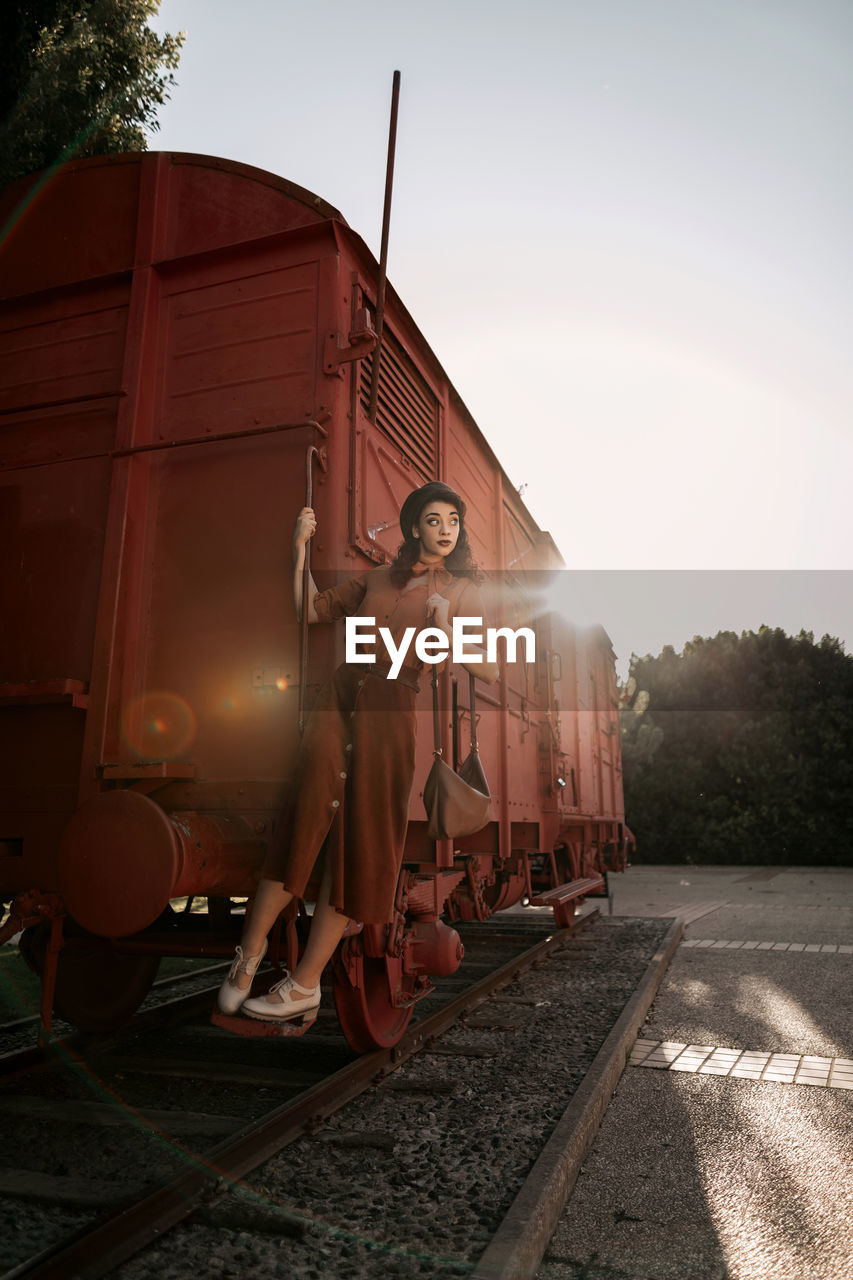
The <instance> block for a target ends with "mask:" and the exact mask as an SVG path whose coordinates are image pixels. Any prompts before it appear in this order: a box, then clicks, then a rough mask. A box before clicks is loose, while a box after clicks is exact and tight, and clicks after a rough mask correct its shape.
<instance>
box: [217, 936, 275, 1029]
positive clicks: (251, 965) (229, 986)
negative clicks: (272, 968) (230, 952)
mask: <svg viewBox="0 0 853 1280" xmlns="http://www.w3.org/2000/svg"><path fill="white" fill-rule="evenodd" d="M267 946H268V942H267V939H266V938H264V945H263V946H262V947H261V950H260V953H259V954H258V955H256V956H244V955H243V948H242V947H238V948H237V951H236V956H235V960H234V963H233V964H232V966H231V969H230V971H229V973H228V977H227V978H226V979H225V980H224V982H223V983H222V986H221V987H220V988H219V995H218V996H217V997H216V1003H217V1004H218V1005H219V1009H220V1012H222V1013H237V1012H238V1011H239V1010H240V1009H241V1008H242V1005H243V1002H244V1001H245V999H246V997H247V996H248V995H249V992H250V991H251V990H252V984H251V982H250V983H249V985H248V987H246V988H245V990H244V989H243V988H241V987H238V986H236V984H235V982H234V979H235V978H236V977H237V974H238V973H246V974H248V975H249V977H250V978H254V976H255V974H256V973H257V971H258V965H259V964H260V963H261V961H262V960H263V958H264V956H265V955H266V954H267Z"/></svg>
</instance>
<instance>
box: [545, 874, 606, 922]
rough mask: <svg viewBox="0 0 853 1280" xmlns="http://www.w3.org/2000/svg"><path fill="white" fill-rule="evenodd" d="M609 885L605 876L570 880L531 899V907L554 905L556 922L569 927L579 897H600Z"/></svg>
mask: <svg viewBox="0 0 853 1280" xmlns="http://www.w3.org/2000/svg"><path fill="white" fill-rule="evenodd" d="M606 892H607V887H606V885H605V882H604V877H603V876H585V877H582V878H581V879H580V880H569V881H567V882H566V884H558V885H557V887H556V888H555V889H546V890H545V892H544V893H538V894H537V895H536V897H535V898H531V899H530V905H531V907H553V909H554V923H555V924H557V925H559V926H560V928H561V929H566V928H569V927H570V926H571V924H572V922H573V921H574V918H575V903H576V902H577V900H578V898H586V897H598V896H599V895H603V894H606Z"/></svg>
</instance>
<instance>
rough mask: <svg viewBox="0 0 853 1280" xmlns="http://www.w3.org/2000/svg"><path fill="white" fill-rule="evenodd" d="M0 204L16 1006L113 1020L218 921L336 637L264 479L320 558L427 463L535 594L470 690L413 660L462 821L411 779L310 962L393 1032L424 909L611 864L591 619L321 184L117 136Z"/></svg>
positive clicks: (368, 560) (498, 598) (362, 1032)
mask: <svg viewBox="0 0 853 1280" xmlns="http://www.w3.org/2000/svg"><path fill="white" fill-rule="evenodd" d="M0 225H5V227H6V230H5V233H4V239H3V245H2V266H0V329H2V347H0V473H1V474H0V560H2V566H1V567H0V583H2V593H3V609H2V630H0V762H2V768H0V891H1V892H0V897H2V899H3V900H4V901H5V902H6V903H8V904H9V914H8V917H7V921H6V925H5V926H4V929H3V936H6V937H8V936H11V935H13V934H14V933H15V932H18V931H20V930H22V929H23V930H24V933H23V937H22V939H21V948H22V950H23V952H24V954H25V955H26V956H27V958H28V959H29V961H30V963H31V964H33V965H34V966H35V967H36V968H37V969H38V970H39V972H41V973H42V975H43V1004H42V1016H43V1024H44V1027H45V1028H47V1027H49V1021H50V1011H51V1008H55V1009H56V1010H58V1011H60V1012H61V1013H62V1014H63V1015H64V1016H65V1017H67V1018H68V1019H69V1020H71V1021H72V1022H74V1023H76V1024H77V1025H79V1026H80V1027H82V1028H84V1029H90V1030H96V1029H101V1028H104V1027H109V1026H112V1025H115V1024H116V1023H117V1022H120V1021H121V1020H122V1019H124V1018H126V1017H127V1016H128V1015H129V1014H130V1013H131V1012H132V1011H133V1009H134V1008H135V1007H136V1006H137V1005H138V1004H139V1003H140V1001H141V1000H142V999H143V998H144V996H145V994H146V992H147V991H148V989H149V987H150V984H151V982H152V980H153V978H154V974H155V972H156V968H157V964H158V963H159V960H160V957H161V956H163V955H193V956H219V955H223V956H224V955H228V954H230V953H231V951H232V950H233V946H234V943H235V941H236V939H237V937H238V936H239V929H240V923H241V914H240V913H241V911H242V909H243V908H242V900H243V899H245V897H246V896H247V895H250V894H251V893H252V890H253V886H254V884H255V883H256V879H257V875H258V871H259V868H260V866H261V864H262V861H263V857H264V852H265V848H266V846H267V843H268V841H269V840H270V838H271V835H272V832H273V830H274V825H275V823H276V820H277V815H278V813H279V811H280V808H281V805H282V802H283V800H284V798H285V797H286V793H287V787H288V780H289V777H290V775H291V770H292V765H293V761H294V756H295V752H296V749H297V745H298V739H299V732H300V724H301V723H302V722H303V721H304V717H305V715H306V714H307V713H308V711H309V710H310V706H311V702H312V700H313V698H314V696H315V695H316V691H317V689H318V688H319V686H320V685H321V683H322V682H323V680H324V679H325V678H326V677H327V676H328V674H329V673H330V671H331V670H332V669H333V667H334V665H335V664H336V663H337V662H339V661H341V660H342V659H343V643H344V641H343V634H342V632H341V630H340V629H338V628H333V627H323V626H314V627H312V628H311V633H310V647H309V645H308V636H307V627H300V625H299V624H298V623H297V621H296V616H295V611H294V605H293V599H292V591H291V589H290V534H291V529H292V524H293V518H294V516H295V513H296V512H297V511H298V510H299V508H300V507H301V506H303V505H304V504H305V503H306V502H309V503H310V504H313V506H314V507H315V509H316V511H317V514H318V519H319V532H318V535H317V537H316V538H315V539H314V544H316V545H313V544H312V570H313V573H314V576H315V578H316V579H317V582H318V584H319V585H320V587H321V588H322V587H324V586H327V585H330V584H332V583H333V582H336V581H338V580H340V579H341V578H343V577H349V576H353V575H354V574H356V573H358V572H360V571H362V570H363V569H364V568H365V567H368V566H370V565H372V564H380V563H383V562H386V561H388V560H389V559H390V558H392V557H393V555H394V553H395V551H396V548H397V546H398V544H399V542H400V531H399V528H398V526H397V513H398V511H399V508H400V505H401V502H402V500H403V498H404V497H405V496H406V494H407V493H408V492H409V491H410V490H411V489H413V488H416V487H417V486H419V485H420V484H423V483H424V482H425V481H427V480H431V479H436V478H440V479H443V480H446V481H447V482H448V483H449V484H451V485H452V486H453V487H454V488H455V489H456V490H457V491H458V492H459V493H460V494H461V495H462V496H463V497H464V499H465V500H466V502H467V503H468V507H469V511H468V519H467V527H468V531H469V536H470V539H471V543H472V547H473V551H474V555H475V557H476V559H477V560H478V562H479V564H480V565H481V566H482V568H483V569H484V570H485V571H486V572H487V577H488V582H487V585H486V588H485V590H486V593H487V596H488V598H489V601H490V605H489V607H490V608H491V609H492V615H491V616H492V621H493V622H494V623H495V625H502V626H512V627H518V626H530V627H532V628H533V629H534V632H535V635H536V660H535V663H532V664H527V663H525V662H523V661H522V662H515V663H505V664H504V666H503V668H502V675H501V679H500V681H499V683H498V684H496V685H492V686H487V685H485V684H482V683H478V686H477V693H476V705H475V707H473V708H472V707H470V706H469V705H468V701H469V698H468V691H467V681H466V680H460V681H459V683H458V684H457V681H456V678H455V674H456V673H455V671H454V670H453V669H451V667H450V665H449V664H448V667H447V669H446V670H445V671H443V672H442V675H441V685H442V707H443V709H444V710H443V716H444V719H445V722H446V723H445V732H446V749H447V753H448V754H449V753H450V752H451V750H452V751H453V753H454V756H455V758H459V757H460V756H461V755H464V754H465V752H466V751H467V742H468V738H469V734H470V719H471V716H472V715H476V716H477V718H478V720H477V723H478V726H479V739H480V747H481V755H482V758H483V763H484V767H485V770H486V775H487V777H488V778H489V781H490V785H491V790H492V796H493V804H492V814H491V820H490V822H489V823H488V825H487V826H486V827H485V828H484V830H483V831H481V832H479V833H478V834H476V835H473V836H469V837H467V838H465V839H462V840H458V841H438V842H434V841H431V840H429V839H428V838H427V835H426V824H425V820H424V809H423V801H422V795H421V791H420V787H419V782H418V781H416V784H415V788H414V791H413V794H412V798H411V811H410V823H409V831H408V836H407V845H406V854H405V860H404V865H403V870H402V873H401V877H400V883H399V886H398V893H397V908H398V909H397V916H396V919H395V922H394V924H393V925H391V926H388V927H379V926H366V927H365V928H363V929H361V930H360V931H356V932H353V933H352V934H351V936H348V937H346V938H345V939H344V941H343V943H342V945H341V949H340V952H339V954H338V956H337V957H336V960H335V964H334V981H335V994H336V1000H337V1005H338V1011H339V1014H340V1017H341V1021H342V1023H343V1025H344V1029H345V1031H346V1033H347V1035H348V1037H349V1039H350V1041H351V1043H352V1044H353V1045H354V1046H355V1047H356V1048H358V1049H367V1048H370V1047H372V1046H374V1045H388V1044H393V1043H394V1042H395V1040H396V1039H398V1038H399V1036H400V1035H402V1033H403V1030H404V1029H405V1026H406V1023H407V1021H408V1019H409V1017H410V1015H411V1011H412V1007H413V1005H414V1003H415V1001H416V1000H417V999H418V997H419V996H420V995H421V994H423V993H424V992H426V991H427V990H429V988H430V977H431V976H435V975H436V974H442V973H448V972H451V971H452V970H453V969H455V968H456V966H457V965H458V964H459V961H460V957H461V954H462V949H461V946H460V944H459V939H458V935H457V934H456V931H455V930H454V929H453V923H454V921H457V920H475V919H476V920H483V919H486V918H487V917H488V916H489V915H490V914H492V913H493V912H495V911H498V910H500V909H502V908H504V907H507V906H509V905H511V904H513V903H517V902H519V901H520V900H521V899H523V898H528V899H530V900H531V901H533V902H542V903H548V904H550V905H552V906H553V907H554V910H555V913H556V916H557V920H558V922H559V923H561V924H568V923H570V922H571V919H572V916H573V913H574V904H575V903H576V902H577V901H578V900H579V899H580V898H582V897H583V896H584V895H585V894H587V893H592V894H595V893H602V892H604V889H605V878H606V873H607V871H609V870H618V869H620V868H621V867H622V866H623V865H624V860H625V852H626V841H627V839H628V833H627V830H626V828H625V826H624V814H623V807H622V784H621V765H620V751H619V733H618V711H617V696H616V683H615V676H614V665H613V652H612V649H611V646H610V642H609V640H608V638H607V636H606V634H605V632H604V631H603V630H602V629H601V628H592V629H588V630H584V631H581V630H579V629H577V628H575V627H573V626H572V625H571V624H569V623H568V622H566V621H565V620H564V619H563V618H562V616H561V615H560V614H558V613H556V612H549V611H548V609H547V600H546V596H547V589H548V579H549V575H552V574H553V573H554V572H558V571H559V567H560V566H561V564H562V559H561V557H560V554H559V552H558V550H557V548H556V547H555V546H554V543H553V541H552V539H551V538H550V536H549V535H548V534H547V533H543V532H542V531H541V530H540V529H539V528H538V527H537V525H536V523H535V521H534V520H533V519H532V517H531V516H530V514H529V512H528V511H527V510H526V508H525V506H524V504H523V502H522V501H521V499H520V497H519V495H518V493H517V492H516V490H515V489H514V488H513V486H512V485H511V484H510V483H509V481H508V479H507V477H506V475H505V474H504V472H503V470H502V468H501V466H500V464H499V462H498V460H497V459H496V457H495V455H494V453H493V452H492V450H491V448H490V447H489V445H488V443H487V441H486V439H485V438H484V436H483V434H482V433H481V431H480V430H479V428H478V427H477V425H476V423H475V422H474V421H473V419H472V418H471V416H470V414H469V413H468V411H467V410H466V408H465V406H464V404H463V403H462V401H461V399H460V398H459V396H458V394H457V393H456V391H455V390H454V388H453V386H452V385H451V383H450V381H449V379H448V377H447V375H446V373H445V372H444V370H443V369H442V367H441V365H440V364H439V362H438V360H437V359H436V357H435V355H434V354H433V352H432V351H431V349H430V347H429V346H428V344H427V342H426V340H425V339H424V337H423V335H422V334H421V333H420V331H419V329H418V328H417V325H416V324H415V322H414V320H413V319H412V317H411V316H410V315H409V313H408V311H407V310H406V308H405V306H404V305H403V303H402V302H401V300H400V299H399V297H398V296H397V295H396V293H395V292H394V290H393V289H391V287H390V286H389V287H388V290H387V296H386V302H385V311H384V330H383V335H382V341H381V347H379V346H377V334H376V327H375V323H374V319H375V311H376V303H377V288H378V274H377V264H376V261H375V260H374V258H373V257H372V255H371V253H370V252H369V250H368V249H367V247H366V246H365V244H364V242H363V241H362V240H361V239H360V237H359V236H358V235H357V234H355V232H353V231H352V230H351V228H350V227H348V226H347V224H346V222H345V221H344V219H343V217H342V216H341V214H340V213H338V211H337V210H336V209H333V208H332V207H330V206H329V205H328V204H326V203H325V202H324V201H323V200H322V199H320V198H319V197H317V196H315V195H312V194H311V193H310V192H308V191H306V190H304V189H302V188H300V187H297V186H295V185H294V184H292V183H289V182H286V181H284V180H283V179H281V178H278V177H275V176H273V175H272V174H269V173H265V172H263V171H261V170H258V169H253V168H249V167H247V166H245V165H241V164H237V163H232V162H228V161H224V160H218V159H213V158H211V157H206V156H197V155H187V154H165V153H160V154H158V153H138V154H132V155H118V156H109V157H103V158H95V159H89V160H85V161H80V162H73V163H70V164H67V165H64V166H62V167H61V168H59V169H58V170H56V171H54V172H52V173H50V174H46V175H36V176H35V177H32V178H27V179H22V180H21V181H19V182H17V183H15V184H13V185H12V186H11V187H9V188H7V189H6V191H5V192H4V193H2V204H0ZM374 365H376V366H377V372H376V375H375V376H376V379H377V382H376V407H375V410H374V411H373V412H369V409H370V408H371V385H372V381H373V378H374ZM499 376H500V361H499V360H496V377H499ZM421 698H422V703H423V724H422V728H421V732H420V734H419V745H418V767H417V772H416V779H418V780H420V784H422V782H423V781H424V780H425V779H426V776H427V773H428V769H429V764H430V761H431V747H432V740H431V739H432V735H431V726H430V718H429V717H430V711H429V708H430V700H429V689H428V688H427V689H426V690H425V691H424V692H422V694H421ZM204 902H206V910H202V911H198V910H195V911H193V910H187V909H186V908H187V907H188V906H189V905H190V904H194V905H195V906H198V905H199V904H201V903H204ZM304 913H305V906H304V904H300V907H299V909H298V910H297V909H295V908H294V909H293V910H291V911H288V912H287V913H285V918H284V919H283V920H282V921H281V922H280V928H279V929H278V931H277V933H276V934H275V935H274V939H273V946H272V948H271V954H272V958H273V960H274V962H276V961H278V960H279V958H280V960H281V962H282V963H285V962H290V963H293V961H294V959H295V956H296V954H297V951H298V948H299V946H300V941H301V936H302V932H303V925H304ZM246 1021H248V1020H246Z"/></svg>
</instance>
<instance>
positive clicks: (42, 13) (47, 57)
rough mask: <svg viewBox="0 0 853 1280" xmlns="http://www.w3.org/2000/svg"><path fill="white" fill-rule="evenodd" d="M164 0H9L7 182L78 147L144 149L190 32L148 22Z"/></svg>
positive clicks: (5, 30) (1, 174) (1, 177)
mask: <svg viewBox="0 0 853 1280" xmlns="http://www.w3.org/2000/svg"><path fill="white" fill-rule="evenodd" d="M159 7H160V0H5V3H4V4H3V5H2V6H0V185H3V184H5V183H7V182H10V181H11V180H12V179H13V178H17V177H19V176H21V175H22V174H25V173H31V172H33V171H34V170H36V169H44V168H47V167H48V166H50V165H54V164H58V163H61V162H62V161H63V160H69V159H72V158H76V157H78V156H91V155H103V154H105V153H107V152H112V151H143V150H145V148H146V145H147V142H146V132H145V131H146V129H156V128H157V120H156V114H157V108H158V107H159V106H160V105H161V104H162V103H163V102H164V101H165V100H166V99H167V97H168V96H169V94H168V90H169V88H170V87H171V86H172V85H173V84H174V83H175V80H174V76H173V75H172V72H173V71H174V70H175V69H176V67H177V65H178V60H179V58H180V51H181V46H182V44H183V41H184V35H183V33H179V34H178V35H176V36H173V35H168V34H167V35H164V36H163V37H162V39H161V37H160V36H158V35H157V33H156V32H154V31H152V30H151V28H150V27H149V25H148V20H149V19H150V18H151V17H153V15H154V14H156V13H157V10H158V9H159Z"/></svg>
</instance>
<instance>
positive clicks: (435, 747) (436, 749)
mask: <svg viewBox="0 0 853 1280" xmlns="http://www.w3.org/2000/svg"><path fill="white" fill-rule="evenodd" d="M428 587H429V590H428V597H429V596H430V595H432V594H433V593H434V592H435V570H434V569H430V571H429V578H428ZM430 683H431V685H432V754H433V755H434V756H435V758H436V759H437V760H440V759H441V757H442V755H443V753H444V748H443V747H442V745H441V712H440V710H439V706H438V671H437V667H436V666H433V669H432V680H431V681H430ZM476 698H477V690H476V686H475V684H474V675H473V672H471V671H469V672H468V704H469V706H470V708H471V750H472V751H473V752H474V754H475V755H479V754H480V746H479V743H478V742H477V707H476Z"/></svg>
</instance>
